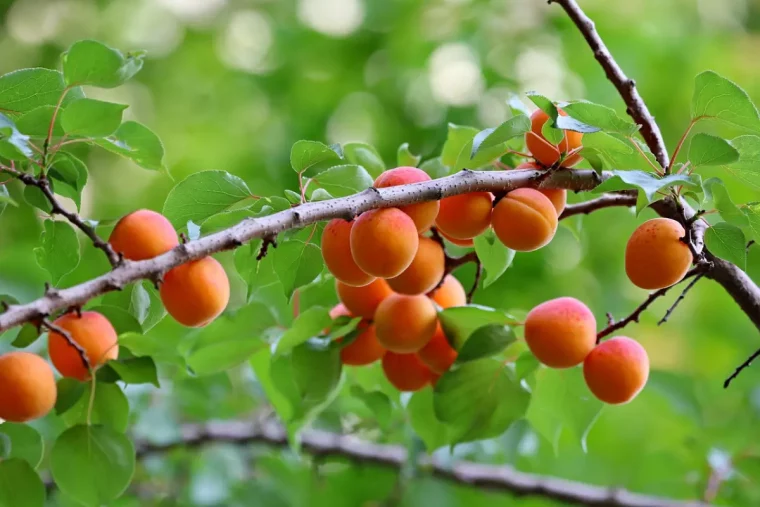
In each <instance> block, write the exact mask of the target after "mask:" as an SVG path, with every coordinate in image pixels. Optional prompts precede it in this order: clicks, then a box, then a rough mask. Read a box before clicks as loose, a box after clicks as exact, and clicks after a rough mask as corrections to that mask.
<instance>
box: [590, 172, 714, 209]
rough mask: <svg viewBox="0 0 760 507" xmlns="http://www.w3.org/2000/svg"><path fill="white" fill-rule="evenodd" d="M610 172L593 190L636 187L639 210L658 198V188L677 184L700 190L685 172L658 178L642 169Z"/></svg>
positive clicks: (602, 190)
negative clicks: (610, 174)
mask: <svg viewBox="0 0 760 507" xmlns="http://www.w3.org/2000/svg"><path fill="white" fill-rule="evenodd" d="M611 172H612V177H610V178H608V179H607V180H606V181H604V182H603V183H602V184H601V185H599V186H598V187H596V188H595V189H594V190H593V192H594V193H598V194H601V193H604V192H611V191H615V190H628V189H637V190H639V191H640V192H639V198H638V202H637V203H636V209H637V211H639V212H640V211H641V210H642V209H644V208H645V207H646V206H647V205H649V204H650V203H651V202H653V201H655V200H657V199H658V198H659V196H658V195H657V192H658V191H660V190H663V189H666V188H671V187H674V186H677V185H683V186H685V187H687V188H691V189H695V190H701V185H699V184H698V183H697V182H696V181H695V180H694V179H693V178H692V177H690V176H687V175H685V174H671V175H668V176H665V177H662V178H660V177H659V176H657V175H656V174H654V173H647V172H644V171H611Z"/></svg>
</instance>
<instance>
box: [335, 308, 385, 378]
mask: <svg viewBox="0 0 760 507" xmlns="http://www.w3.org/2000/svg"><path fill="white" fill-rule="evenodd" d="M341 316H347V317H353V316H354V315H353V314H352V313H351V312H350V311H349V310H348V308H346V305H344V304H343V303H339V304H337V305H336V306H334V307H333V308H332V310H330V317H331V318H332V319H336V318H338V317H341ZM356 329H357V330H358V331H359V335H358V336H357V337H356V339H355V340H354V341H352V342H351V343H349V344H348V345H346V346H345V347H343V348H342V349H341V350H340V360H341V361H342V362H343V364H345V365H349V366H365V365H368V364H372V363H374V362H375V361H377V360H378V359H380V358H381V357H383V354H385V349H384V348H383V347H382V345H380V342H379V341H377V335H376V334H375V326H374V324H370V323H369V322H368V321H366V320H362V321H360V322H359V325H358V326H356ZM338 340H339V341H342V340H343V339H342V338H339V339H338Z"/></svg>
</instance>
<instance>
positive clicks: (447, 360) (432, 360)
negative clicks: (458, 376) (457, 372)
mask: <svg viewBox="0 0 760 507" xmlns="http://www.w3.org/2000/svg"><path fill="white" fill-rule="evenodd" d="M417 355H418V356H420V359H421V360H422V362H423V363H425V365H427V367H428V368H430V370H431V371H433V372H434V373H437V374H443V373H444V372H445V371H446V370H448V369H449V368H451V365H452V364H454V361H456V359H457V351H456V350H454V349H453V348H452V347H451V345H449V341H448V340H447V339H446V335H445V334H444V333H443V328H441V325H440V324H439V325H438V327H437V328H436V330H435V334H434V335H433V337H432V338H431V339H430V341H429V342H428V344H427V345H425V346H424V347H422V349H420V351H419V352H417Z"/></svg>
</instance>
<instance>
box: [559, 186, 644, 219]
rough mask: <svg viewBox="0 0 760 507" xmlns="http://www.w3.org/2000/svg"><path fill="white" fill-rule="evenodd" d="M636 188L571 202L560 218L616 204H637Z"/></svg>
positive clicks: (584, 213) (629, 205)
mask: <svg viewBox="0 0 760 507" xmlns="http://www.w3.org/2000/svg"><path fill="white" fill-rule="evenodd" d="M636 196H637V193H636V191H635V190H624V191H622V192H619V193H609V194H604V195H602V196H601V197H597V198H596V199H590V200H588V201H584V202H580V203H578V204H570V205H568V206H565V209H564V211H563V212H562V214H561V215H560V216H559V219H560V220H563V219H565V218H569V217H571V216H573V215H588V214H589V213H592V212H594V211H596V210H600V209H602V208H611V207H614V206H625V207H631V206H636Z"/></svg>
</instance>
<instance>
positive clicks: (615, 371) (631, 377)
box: [583, 336, 649, 405]
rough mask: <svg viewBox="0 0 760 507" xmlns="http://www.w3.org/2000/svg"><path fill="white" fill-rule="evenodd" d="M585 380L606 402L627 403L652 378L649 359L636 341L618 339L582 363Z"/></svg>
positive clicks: (592, 390)
mask: <svg viewBox="0 0 760 507" xmlns="http://www.w3.org/2000/svg"><path fill="white" fill-rule="evenodd" d="M583 377H584V378H585V379H586V385H587V386H588V388H589V389H590V390H591V392H592V393H594V396H596V397H597V398H599V399H600V400H602V401H603V402H605V403H609V404H612V405H618V404H621V403H628V402H629V401H631V400H632V399H633V398H635V397H636V395H637V394H639V392H641V390H642V389H643V388H644V385H645V384H646V383H647V378H649V356H647V351H646V350H644V347H642V346H641V344H639V342H637V341H636V340H633V339H631V338H628V337H626V336H616V337H614V338H610V339H609V340H607V341H605V342H602V343H600V344H599V345H597V346H596V347H595V348H594V350H592V351H591V353H590V354H589V355H588V356H587V357H586V360H585V361H583Z"/></svg>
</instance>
